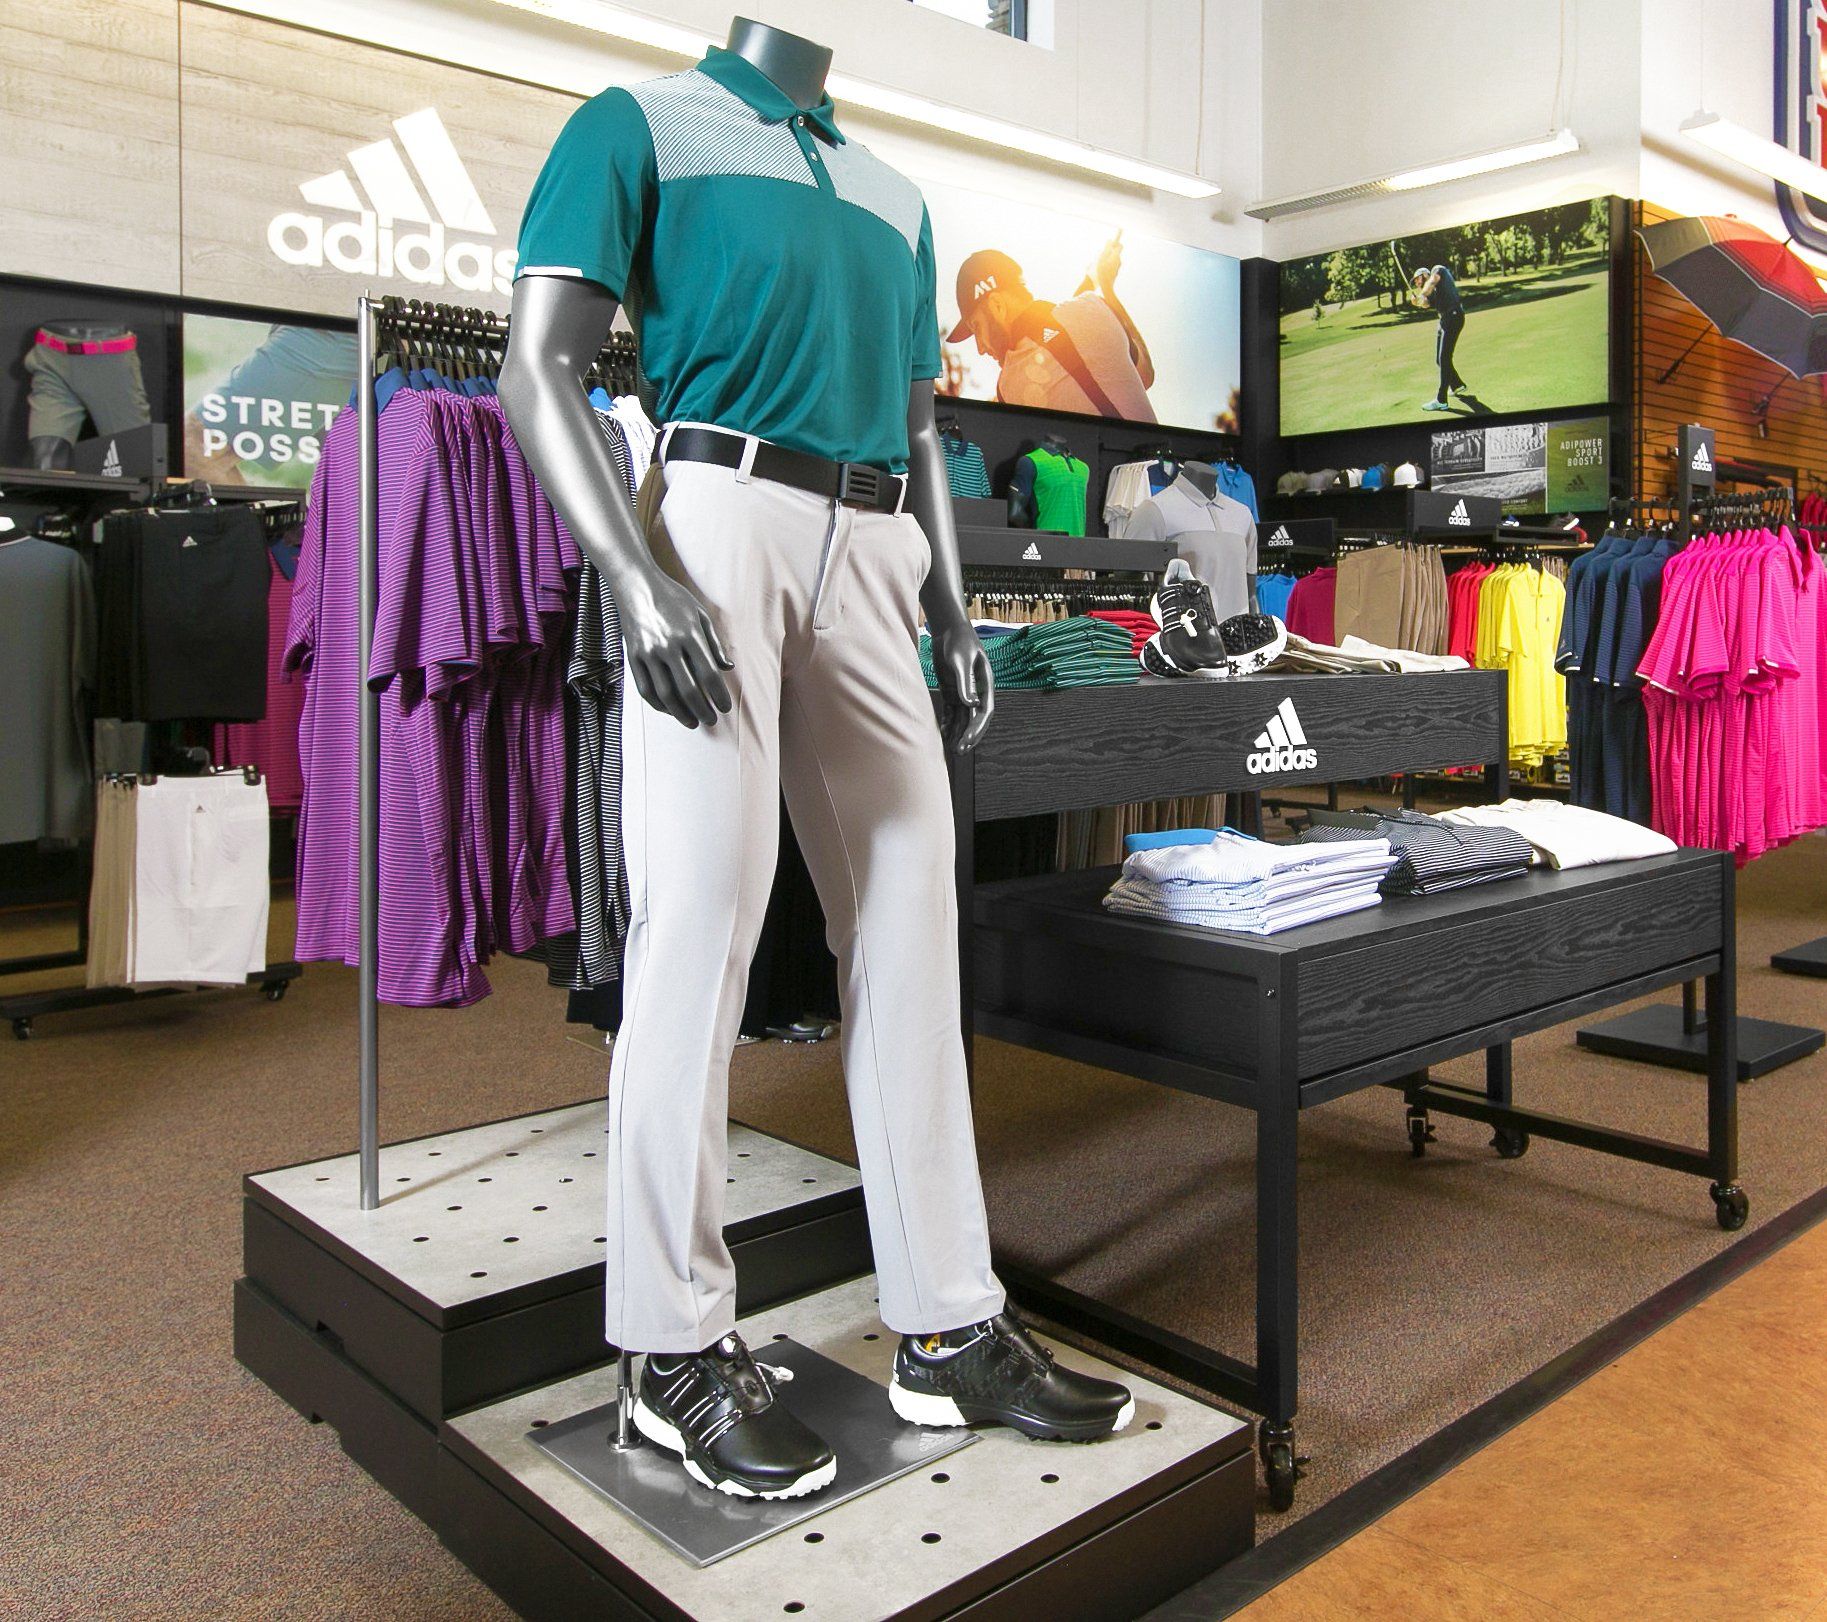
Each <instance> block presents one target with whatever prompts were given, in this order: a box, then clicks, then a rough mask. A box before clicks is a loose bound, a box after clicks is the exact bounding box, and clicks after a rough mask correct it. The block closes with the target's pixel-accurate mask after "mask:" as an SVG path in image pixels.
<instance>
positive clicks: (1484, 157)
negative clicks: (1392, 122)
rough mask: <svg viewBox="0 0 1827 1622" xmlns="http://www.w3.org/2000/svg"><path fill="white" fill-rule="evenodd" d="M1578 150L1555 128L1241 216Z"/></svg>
mask: <svg viewBox="0 0 1827 1622" xmlns="http://www.w3.org/2000/svg"><path fill="white" fill-rule="evenodd" d="M1579 150H1580V141H1579V137H1578V136H1576V135H1575V134H1574V133H1573V131H1572V130H1570V129H1559V130H1556V131H1555V132H1554V133H1553V134H1552V135H1547V136H1544V137H1543V138H1542V139H1541V140H1539V141H1524V142H1522V143H1521V144H1520V145H1517V146H1504V147H1497V148H1495V149H1494V150H1492V151H1489V152H1475V153H1472V154H1471V155H1470V156H1467V157H1463V158H1450V159H1448V160H1447V161H1446V162H1444V163H1430V164H1426V165H1424V166H1423V167H1421V168H1419V169H1404V170H1402V171H1401V172H1400V173H1398V174H1393V175H1386V176H1384V177H1383V178H1382V179H1380V180H1360V181H1357V182H1356V183H1355V184H1352V185H1347V186H1334V187H1332V188H1331V189H1330V190H1327V191H1317V192H1303V193H1301V194H1300V195H1299V196H1295V197H1277V198H1273V199H1271V200H1269V201H1267V202H1262V203H1256V204H1254V205H1252V206H1251V207H1249V208H1246V209H1245V210H1244V213H1246V214H1248V215H1251V216H1252V217H1253V218H1255V219H1259V220H1272V219H1275V218H1277V217H1279V216H1280V215H1283V214H1300V213H1304V212H1305V211H1307V210H1308V209H1314V208H1329V207H1331V206H1332V205H1333V204H1334V203H1347V202H1353V201H1355V200H1357V199H1358V198H1360V197H1381V196H1386V195H1387V194H1389V193H1390V192H1403V191H1416V190H1418V189H1420V188H1421V187H1423V186H1440V185H1444V184H1445V183H1446V182H1447V181H1449V180H1462V179H1464V178H1465V177H1466V176H1467V175H1484V174H1490V173H1492V172H1494V171H1495V170H1498V169H1515V168H1517V167H1519V166H1520V165H1522V164H1525V163H1541V162H1543V161H1545V160H1546V159H1549V158H1560V157H1565V156H1567V155H1568V154H1569V153H1572V152H1578V151H1579Z"/></svg>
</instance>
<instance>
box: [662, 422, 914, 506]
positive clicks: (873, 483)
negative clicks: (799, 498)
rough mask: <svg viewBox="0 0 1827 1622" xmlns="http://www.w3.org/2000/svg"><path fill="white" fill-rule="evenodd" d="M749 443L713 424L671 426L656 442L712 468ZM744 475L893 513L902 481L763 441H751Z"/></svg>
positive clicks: (736, 457) (736, 462)
mask: <svg viewBox="0 0 1827 1622" xmlns="http://www.w3.org/2000/svg"><path fill="white" fill-rule="evenodd" d="M748 443H749V440H748V436H747V435H744V434H726V433H723V432H721V431H719V430H718V429H715V428H674V429H672V430H671V432H669V433H668V434H667V435H666V436H665V437H664V438H663V439H662V441H661V452H662V456H663V458H664V460H665V461H668V462H709V463H711V464H713V465H714V466H716V467H731V468H739V467H741V466H742V457H743V452H744V451H745V449H746V448H747V446H748ZM749 476H750V477H751V478H756V479H772V480H773V481H774V482H775V483H776V484H790V485H792V487H793V488H794V489H795V490H809V491H811V492H812V494H813V495H815V496H823V497H824V498H825V499H826V500H827V501H837V502H840V503H841V504H842V505H844V506H846V507H861V508H864V509H866V510H867V511H870V512H885V513H892V512H899V511H900V510H901V501H902V498H903V497H904V496H905V494H906V492H907V480H906V478H905V477H904V476H903V475H901V474H899V473H884V472H883V471H882V470H881V469H880V468H877V467H870V466H869V465H868V464H867V463H866V462H828V461H826V460H825V458H824V457H822V456H812V455H809V454H808V453H807V452H805V451H794V450H788V449H787V447H786V446H785V445H773V444H770V443H769V442H768V441H767V440H765V439H758V440H756V441H755V459H754V461H753V462H751V463H750V464H749Z"/></svg>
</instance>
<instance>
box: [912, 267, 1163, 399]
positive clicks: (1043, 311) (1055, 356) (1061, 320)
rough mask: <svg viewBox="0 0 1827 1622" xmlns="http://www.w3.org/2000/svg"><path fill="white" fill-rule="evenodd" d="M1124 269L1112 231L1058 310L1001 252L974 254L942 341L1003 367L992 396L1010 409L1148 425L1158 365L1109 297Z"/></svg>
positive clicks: (960, 279)
mask: <svg viewBox="0 0 1827 1622" xmlns="http://www.w3.org/2000/svg"><path fill="white" fill-rule="evenodd" d="M1122 263H1123V233H1122V232H1121V231H1119V232H1117V234H1116V235H1115V236H1114V237H1112V238H1111V239H1110V241H1108V242H1107V243H1105V244H1104V247H1103V250H1102V251H1101V252H1100V253H1099V254H1098V256H1097V260H1096V263H1095V264H1094V265H1093V266H1092V268H1091V271H1090V273H1089V274H1088V275H1087V276H1086V277H1085V279H1084V281H1083V282H1081V283H1080V284H1079V287H1078V291H1077V292H1076V293H1075V294H1074V295H1073V296H1072V297H1071V298H1069V299H1063V300H1061V301H1060V302H1059V303H1057V304H1055V303H1050V302H1049V301H1048V300H1046V299H1041V298H1036V297H1035V296H1034V294H1033V293H1032V292H1030V291H1029V289H1028V285H1027V283H1026V282H1025V281H1024V280H1023V279H1022V271H1021V266H1020V265H1018V264H1016V263H1015V261H1014V260H1013V259H1011V258H1010V257H1009V256H1008V255H1007V254H1006V253H1002V252H1000V251H999V250H997V249H995V248H982V249H979V250H978V251H977V252H976V253H973V254H971V255H970V256H969V257H968V258H966V259H965V261H964V263H963V264H962V265H960V266H959V267H958V324H957V326H955V327H953V328H952V330H951V333H950V334H949V336H948V337H947V339H946V341H947V342H948V343H954V344H955V343H960V342H962V341H963V339H964V337H965V335H966V334H967V333H968V334H969V335H970V336H971V337H973V338H975V339H976V340H977V347H978V348H979V349H980V350H981V351H982V352H983V353H984V354H986V355H988V356H990V357H991V359H993V360H994V361H996V362H997V364H998V365H999V366H1001V368H1002V371H1001V374H1000V375H999V376H998V378H997V380H996V398H997V399H999V400H1003V401H1006V402H1007V403H1008V404H1010V405H1021V406H1034V407H1040V408H1042V409H1045V410H1049V411H1078V412H1095V413H1097V414H1098V415H1099V416H1104V417H1119V418H1122V419H1124V420H1126V421H1129V422H1153V421H1155V408H1154V407H1153V405H1151V404H1150V403H1149V399H1148V390H1149V386H1150V385H1151V384H1152V383H1153V382H1154V380H1155V367H1154V362H1153V360H1151V359H1150V358H1149V354H1148V345H1147V344H1145V343H1144V342H1143V341H1142V335H1141V333H1139V332H1138V331H1136V326H1135V323H1134V322H1133V321H1132V320H1130V318H1129V312H1128V311H1127V310H1125V309H1124V308H1123V306H1122V304H1121V302H1120V301H1119V300H1118V298H1117V296H1116V278H1117V272H1118V270H1119V269H1121V267H1122Z"/></svg>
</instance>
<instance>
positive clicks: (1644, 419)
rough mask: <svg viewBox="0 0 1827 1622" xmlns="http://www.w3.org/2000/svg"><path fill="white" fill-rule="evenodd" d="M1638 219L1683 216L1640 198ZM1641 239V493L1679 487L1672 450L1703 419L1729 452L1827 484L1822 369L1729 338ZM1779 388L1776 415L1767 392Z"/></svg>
mask: <svg viewBox="0 0 1827 1622" xmlns="http://www.w3.org/2000/svg"><path fill="white" fill-rule="evenodd" d="M1634 212H1635V215H1636V223H1637V224H1639V225H1653V224H1655V223H1657V222H1658V221H1661V220H1667V219H1673V218H1675V217H1676V216H1675V214H1674V212H1673V211H1672V210H1670V209H1665V208H1659V207H1657V206H1656V205H1654V204H1652V203H1640V204H1637V205H1636V207H1635V211H1634ZM1633 241H1634V242H1635V264H1636V278H1637V289H1636V290H1637V303H1636V325H1637V333H1636V344H1635V348H1636V356H1637V359H1636V372H1637V375H1636V404H1635V423H1634V427H1635V431H1636V442H1637V448H1638V456H1637V494H1638V496H1639V497H1643V498H1659V497H1664V496H1668V495H1671V494H1672V493H1673V491H1674V488H1675V464H1674V462H1673V461H1672V460H1671V459H1670V457H1669V455H1668V452H1669V450H1670V449H1671V448H1672V447H1673V445H1674V443H1675V435H1676V432H1677V430H1678V429H1679V428H1680V426H1681V425H1682V424H1683V423H1686V422H1698V423H1703V424H1705V425H1706V426H1707V427H1709V428H1711V429H1713V430H1714V431H1715V432H1716V433H1717V434H1718V436H1719V438H1718V448H1719V455H1720V457H1721V458H1722V459H1725V460H1729V461H1734V462H1746V463H1752V464H1762V465H1764V466H1766V467H1768V468H1770V469H1772V470H1773V471H1774V470H1780V475H1779V476H1780V477H1781V478H1782V479H1783V480H1784V482H1788V481H1789V479H1790V478H1791V477H1793V478H1794V479H1795V480H1796V482H1797V484H1798V486H1799V488H1801V489H1803V490H1806V489H1812V488H1816V487H1827V396H1824V395H1823V389H1822V383H1823V380H1822V379H1821V378H1819V377H1805V378H1793V377H1790V376H1789V374H1788V373H1787V372H1785V371H1784V370H1783V369H1782V368H1781V367H1780V366H1778V365H1776V364H1775V363H1774V362H1772V361H1768V360H1765V359H1764V358H1763V356H1761V355H1759V354H1757V353H1755V352H1754V351H1753V350H1750V349H1747V348H1745V346H1744V345H1743V344H1737V343H1733V342H1731V341H1730V340H1729V339H1726V338H1722V337H1721V336H1720V335H1719V333H1718V332H1717V331H1716V330H1714V328H1713V326H1712V324H1711V323H1710V322H1709V321H1708V320H1707V319H1706V317H1705V316H1703V315H1701V313H1700V312H1699V311H1698V310H1697V309H1695V308H1694V306H1693V305H1691V304H1690V303H1688V301H1687V300H1686V299H1685V298H1683V297H1682V296H1681V295H1680V294H1679V293H1677V292H1676V291H1675V289H1674V288H1672V287H1671V286H1669V284H1668V283H1667V282H1665V281H1663V280H1662V278H1661V277H1660V276H1658V275H1656V274H1655V273H1654V272H1653V271H1652V270H1651V269H1650V268H1649V255H1648V254H1646V253H1645V252H1644V251H1643V244H1642V243H1641V241H1636V240H1635V239H1633ZM1697 338H1698V339H1699V343H1698V345H1697V346H1696V347H1695V348H1694V351H1693V353H1692V354H1690V355H1688V357H1687V359H1686V360H1683V361H1681V364H1680V366H1679V368H1678V369H1677V370H1676V371H1675V374H1674V376H1673V377H1671V378H1669V379H1667V381H1664V380H1663V376H1662V374H1663V373H1664V372H1666V371H1667V370H1668V369H1669V368H1670V367H1671V366H1673V365H1674V364H1675V362H1676V361H1677V360H1678V359H1680V356H1681V354H1682V352H1683V351H1684V350H1686V349H1687V348H1688V346H1689V345H1690V344H1693V343H1694V341H1695V339H1697ZM1773 389H1774V390H1775V398H1774V399H1773V400H1772V401H1771V404H1770V406H1769V410H1768V413H1767V415H1765V416H1763V417H1761V418H1760V415H1759V408H1760V406H1761V404H1762V402H1763V400H1764V399H1765V398H1766V397H1767V396H1769V395H1770V393H1771V391H1772V390H1773Z"/></svg>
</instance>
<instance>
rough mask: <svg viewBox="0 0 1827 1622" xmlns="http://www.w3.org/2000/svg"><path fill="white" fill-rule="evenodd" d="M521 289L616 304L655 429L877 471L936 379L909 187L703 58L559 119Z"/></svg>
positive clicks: (928, 284) (893, 459)
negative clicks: (753, 439) (649, 396)
mask: <svg viewBox="0 0 1827 1622" xmlns="http://www.w3.org/2000/svg"><path fill="white" fill-rule="evenodd" d="M518 273H519V274H520V275H522V276H527V275H544V276H552V275H561V276H581V277H585V278H587V279H589V280H591V281H594V282H600V283H601V284H602V285H603V286H604V287H606V288H607V289H608V290H609V291H610V292H611V293H613V294H614V295H615V296H616V297H617V298H618V299H621V300H622V301H623V302H624V303H625V304H626V305H627V307H628V314H629V319H630V320H631V321H633V323H634V327H635V332H636V335H637V336H638V338H639V340H640V345H641V369H642V371H643V372H644V373H645V374H646V376H647V379H648V382H649V383H650V384H651V385H652V387H653V390H654V394H655V397H656V398H655V402H654V404H655V410H656V413H657V415H658V417H659V419H660V421H661V422H662V423H668V422H706V423H712V424H715V425H716V426H718V427H720V428H730V429H735V430H738V431H740V432H742V433H748V434H758V435H759V436H761V437H762V438H763V439H769V440H772V441H774V442H775V443H776V444H780V445H788V446H791V447H792V448H793V449H794V450H801V451H809V452H811V453H812V454H813V455H815V456H825V457H829V458H830V459H831V460H833V461H840V462H867V463H869V464H871V465H872V466H875V467H879V468H884V469H887V470H889V471H891V472H895V473H900V472H904V471H905V470H906V467H907V394H908V388H909V385H910V384H911V383H912V382H913V381H914V380H915V379H918V378H928V377H937V376H938V375H939V369H940V362H939V321H938V312H937V308H936V305H935V290H934V275H933V240H932V225H931V222H930V221H929V220H928V219H927V216H926V206H925V204H924V203H923V202H922V200H921V197H920V192H919V189H918V188H917V187H916V186H915V185H914V184H913V182H912V181H910V180H908V179H907V178H906V177H905V176H903V175H900V174H898V173H896V171H895V170H893V169H891V168H889V167H888V165H887V164H885V163H883V162H882V161H881V159H879V158H877V157H876V156H875V155H874V154H873V153H871V152H870V151H869V150H868V149H867V148H866V147H864V146H863V145H861V144H860V143H859V142H856V141H850V140H846V139H845V137H844V134H843V131H841V130H840V129H839V128H838V127H837V119H836V116H835V114H834V112H833V109H832V106H831V98H830V97H829V96H827V97H826V98H825V99H824V100H823V101H821V102H820V103H819V104H818V106H816V107H812V108H808V109H806V110H805V111H803V112H802V111H801V110H800V109H799V108H797V107H795V106H794V105H793V103H792V102H791V101H789V100H788V99H787V97H786V96H785V95H784V94H783V93H782V92H781V91H780V90H779V89H778V88H777V87H776V86H775V84H774V83H773V81H772V80H770V79H769V78H768V77H767V76H766V75H765V74H764V73H762V72H761V70H760V69H759V68H756V67H755V66H753V65H752V64H751V63H749V62H747V61H745V60H744V59H743V58H742V57H740V56H736V55H734V54H733V53H731V52H729V51H724V50H719V49H716V48H713V49H712V50H711V52H710V54H709V55H708V56H706V57H705V59H704V60H703V61H702V62H700V63H699V64H698V65H697V66H696V67H695V68H691V69H688V70H687V71H686V72H684V73H675V74H671V75H669V76H668V77H666V78H664V79H651V80H648V81H647V82H646V83H643V84H637V85H634V86H631V87H630V88H628V89H619V88H618V89H612V90H605V91H604V92H603V93H602V94H601V95H599V96H596V97H594V98H593V99H592V100H590V101H587V102H585V103H584V105H583V106H581V107H580V108H578V109H577V111H576V112H575V113H573V114H572V115H571V118H570V120H569V122H568V123H567V124H566V125H565V127H564V130H563V131H562V133H561V134H560V135H559V137H558V140H557V142H556V143H555V144H554V146H553V148H552V151H551V154H550V155H549V156H548V157H547V159H546V164H545V168H544V169H543V170H541V171H540V175H539V179H538V180H537V181H536V182H535V183H534V186H533V194H532V196H531V197H530V198H529V199H528V201H527V207H526V213H525V215H524V216H523V219H522V223H521V227H520V268H519V272H518Z"/></svg>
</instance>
